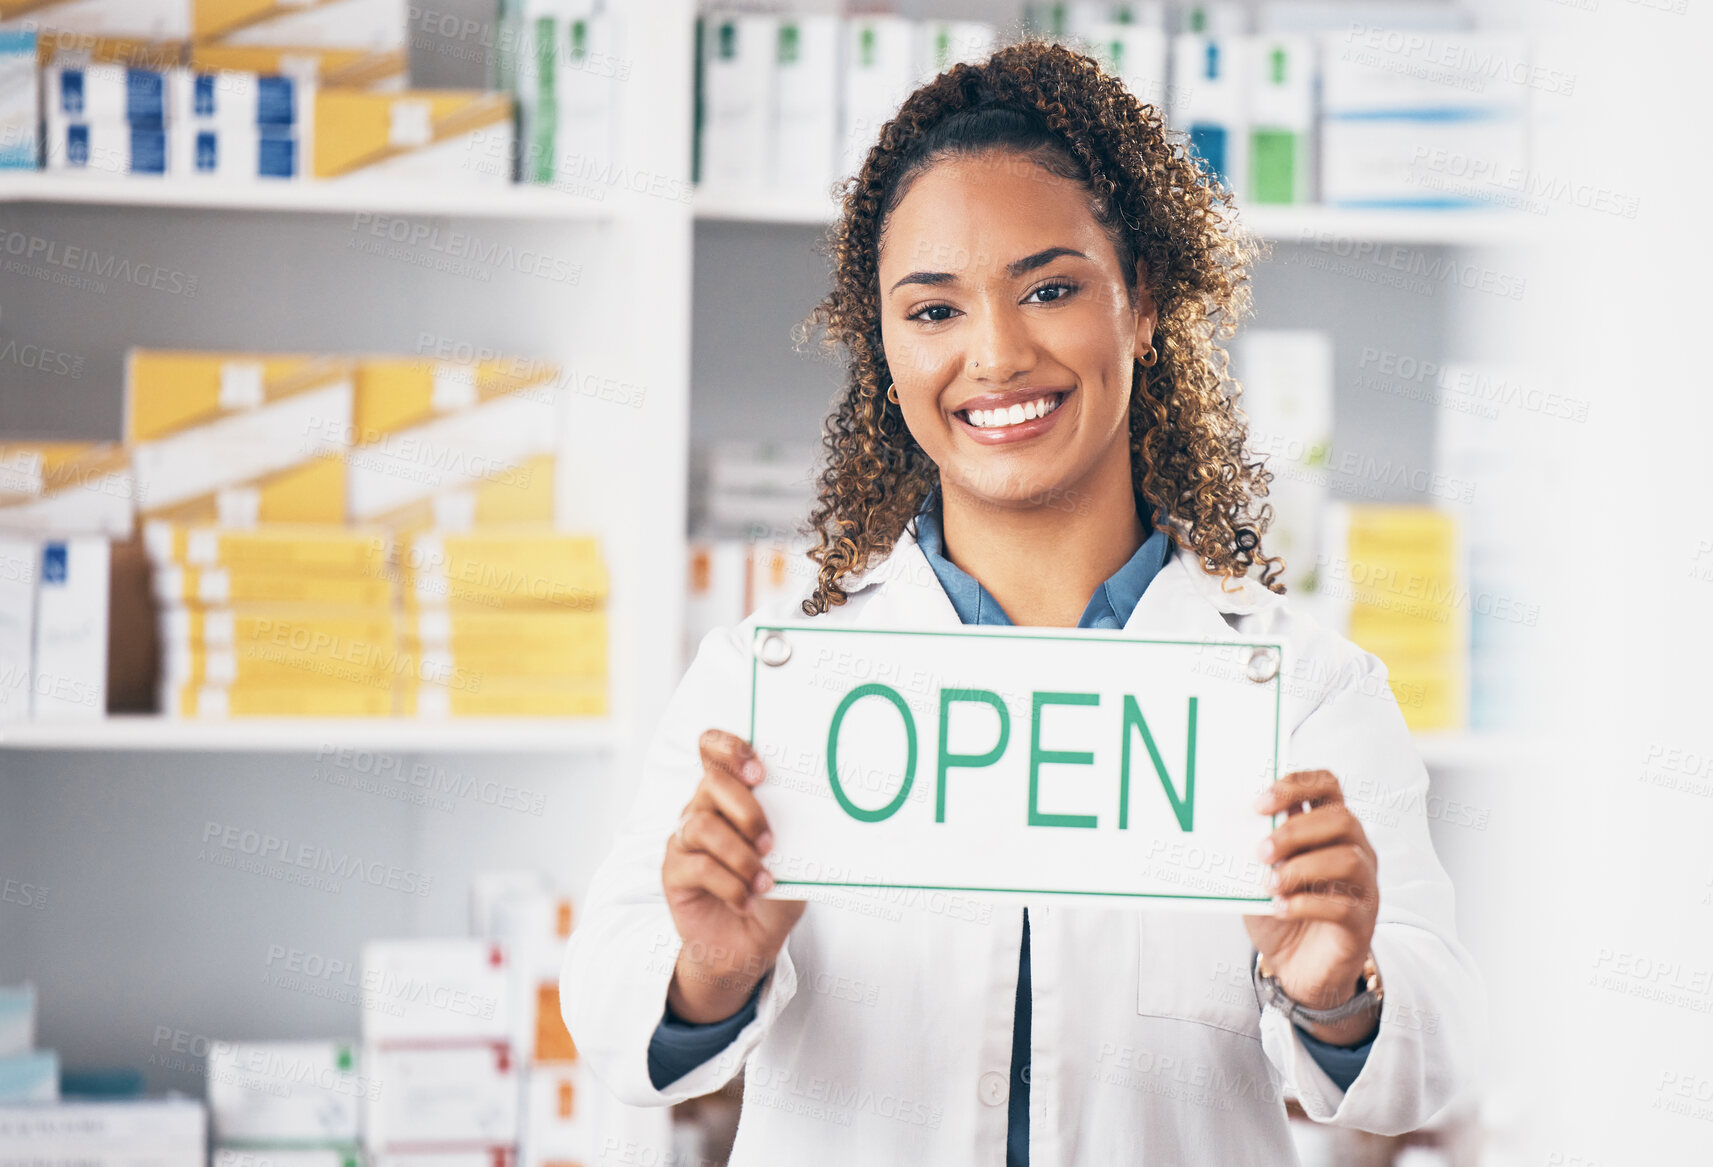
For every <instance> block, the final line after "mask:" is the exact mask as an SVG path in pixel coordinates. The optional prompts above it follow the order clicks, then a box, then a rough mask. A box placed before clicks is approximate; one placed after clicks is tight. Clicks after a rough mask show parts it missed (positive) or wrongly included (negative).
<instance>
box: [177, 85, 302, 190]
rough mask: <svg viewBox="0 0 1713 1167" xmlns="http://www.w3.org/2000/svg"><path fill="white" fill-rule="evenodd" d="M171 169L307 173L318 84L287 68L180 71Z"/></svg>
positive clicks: (243, 174) (228, 174)
mask: <svg viewBox="0 0 1713 1167" xmlns="http://www.w3.org/2000/svg"><path fill="white" fill-rule="evenodd" d="M174 78H175V82H176V84H175V86H174V88H173V95H172V116H171V119H170V122H169V127H170V128H169V133H170V135H171V138H172V144H171V147H170V151H169V152H170V154H171V170H172V173H173V174H175V175H202V176H209V177H214V178H221V179H229V180H233V181H244V180H251V179H258V178H270V179H273V178H277V179H294V178H302V177H303V173H304V158H305V154H306V146H307V143H308V141H309V138H310V124H311V118H312V117H313V114H314V102H315V86H314V83H313V82H311V81H306V80H305V79H304V78H302V77H298V76H292V75H289V74H280V73H257V72H245V71H240V70H234V69H229V68H222V69H218V70H206V69H197V70H193V71H188V72H187V71H185V70H175V71H174Z"/></svg>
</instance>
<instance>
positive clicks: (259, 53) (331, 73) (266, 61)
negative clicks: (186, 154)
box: [190, 41, 410, 119]
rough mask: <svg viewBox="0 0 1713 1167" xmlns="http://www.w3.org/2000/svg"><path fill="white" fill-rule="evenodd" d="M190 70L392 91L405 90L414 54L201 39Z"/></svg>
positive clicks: (401, 49) (192, 51)
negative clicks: (238, 43)
mask: <svg viewBox="0 0 1713 1167" xmlns="http://www.w3.org/2000/svg"><path fill="white" fill-rule="evenodd" d="M190 67H191V68H192V69H194V70H195V71H197V72H199V73H218V72H220V71H221V70H230V71H234V72H239V73H260V74H263V75H264V76H277V77H291V78H295V79H296V80H298V81H302V82H304V83H305V84H306V85H316V86H323V85H324V86H327V87H328V88H330V89H374V90H381V91H391V90H399V89H403V88H405V83H406V81H407V79H408V78H409V75H410V54H409V53H408V52H407V51H406V48H405V47H404V46H402V45H401V46H399V47H397V48H392V49H361V48H325V47H316V46H313V45H308V46H306V45H289V46H276V45H237V44H231V43H229V42H225V41H221V42H216V43H209V42H207V41H199V42H197V43H196V44H193V45H191V46H190ZM311 108H312V109H313V107H311ZM305 117H306V119H307V117H308V113H307V112H306V114H305Z"/></svg>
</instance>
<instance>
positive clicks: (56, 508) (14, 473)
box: [0, 442, 137, 539]
mask: <svg viewBox="0 0 1713 1167" xmlns="http://www.w3.org/2000/svg"><path fill="white" fill-rule="evenodd" d="M136 494H137V483H136V477H135V475H134V474H133V472H132V469H131V457H130V453H129V452H128V451H127V450H126V449H125V447H124V446H122V445H120V444H119V443H117V442H12V443H5V442H0V530H9V531H33V532H36V533H38V534H42V535H50V534H68V535H69V534H79V535H83V534H101V535H111V536H113V537H114V538H117V539H124V538H129V537H130V534H131V531H132V529H133V527H134V525H135V504H136Z"/></svg>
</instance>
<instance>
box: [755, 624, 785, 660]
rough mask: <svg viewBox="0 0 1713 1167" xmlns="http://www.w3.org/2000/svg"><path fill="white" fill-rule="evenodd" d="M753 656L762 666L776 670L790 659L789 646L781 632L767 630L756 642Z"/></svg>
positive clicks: (775, 629)
mask: <svg viewBox="0 0 1713 1167" xmlns="http://www.w3.org/2000/svg"><path fill="white" fill-rule="evenodd" d="M755 656H756V659H757V660H759V661H760V662H761V663H762V664H764V665H772V666H774V667H775V668H777V667H779V666H780V665H782V664H784V663H785V662H786V661H788V660H790V659H791V645H790V643H789V642H787V641H786V639H785V634H784V633H783V632H781V631H779V630H778V629H777V628H774V629H769V630H768V631H767V632H765V633H763V634H762V636H761V638H760V639H759V640H757V641H756V644H755Z"/></svg>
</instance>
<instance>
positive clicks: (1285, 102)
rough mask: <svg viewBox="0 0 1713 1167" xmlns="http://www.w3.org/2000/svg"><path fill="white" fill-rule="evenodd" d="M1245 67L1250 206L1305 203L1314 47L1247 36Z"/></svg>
mask: <svg viewBox="0 0 1713 1167" xmlns="http://www.w3.org/2000/svg"><path fill="white" fill-rule="evenodd" d="M1244 63H1245V65H1246V67H1247V68H1248V69H1249V83H1248V85H1247V86H1246V96H1247V98H1248V102H1249V109H1248V116H1247V118H1246V119H1245V120H1246V122H1247V135H1246V137H1247V143H1246V145H1247V149H1248V151H1249V158H1248V172H1249V186H1248V191H1247V194H1248V198H1249V201H1251V202H1254V203H1270V204H1295V203H1306V202H1308V201H1309V200H1310V198H1311V197H1312V196H1311V187H1312V181H1311V176H1312V175H1313V174H1314V172H1315V165H1314V159H1313V143H1314V124H1315V42H1314V40H1313V39H1312V38H1310V37H1306V36H1286V35H1267V36H1254V37H1249V38H1248V47H1247V49H1246V51H1245V61H1244Z"/></svg>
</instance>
